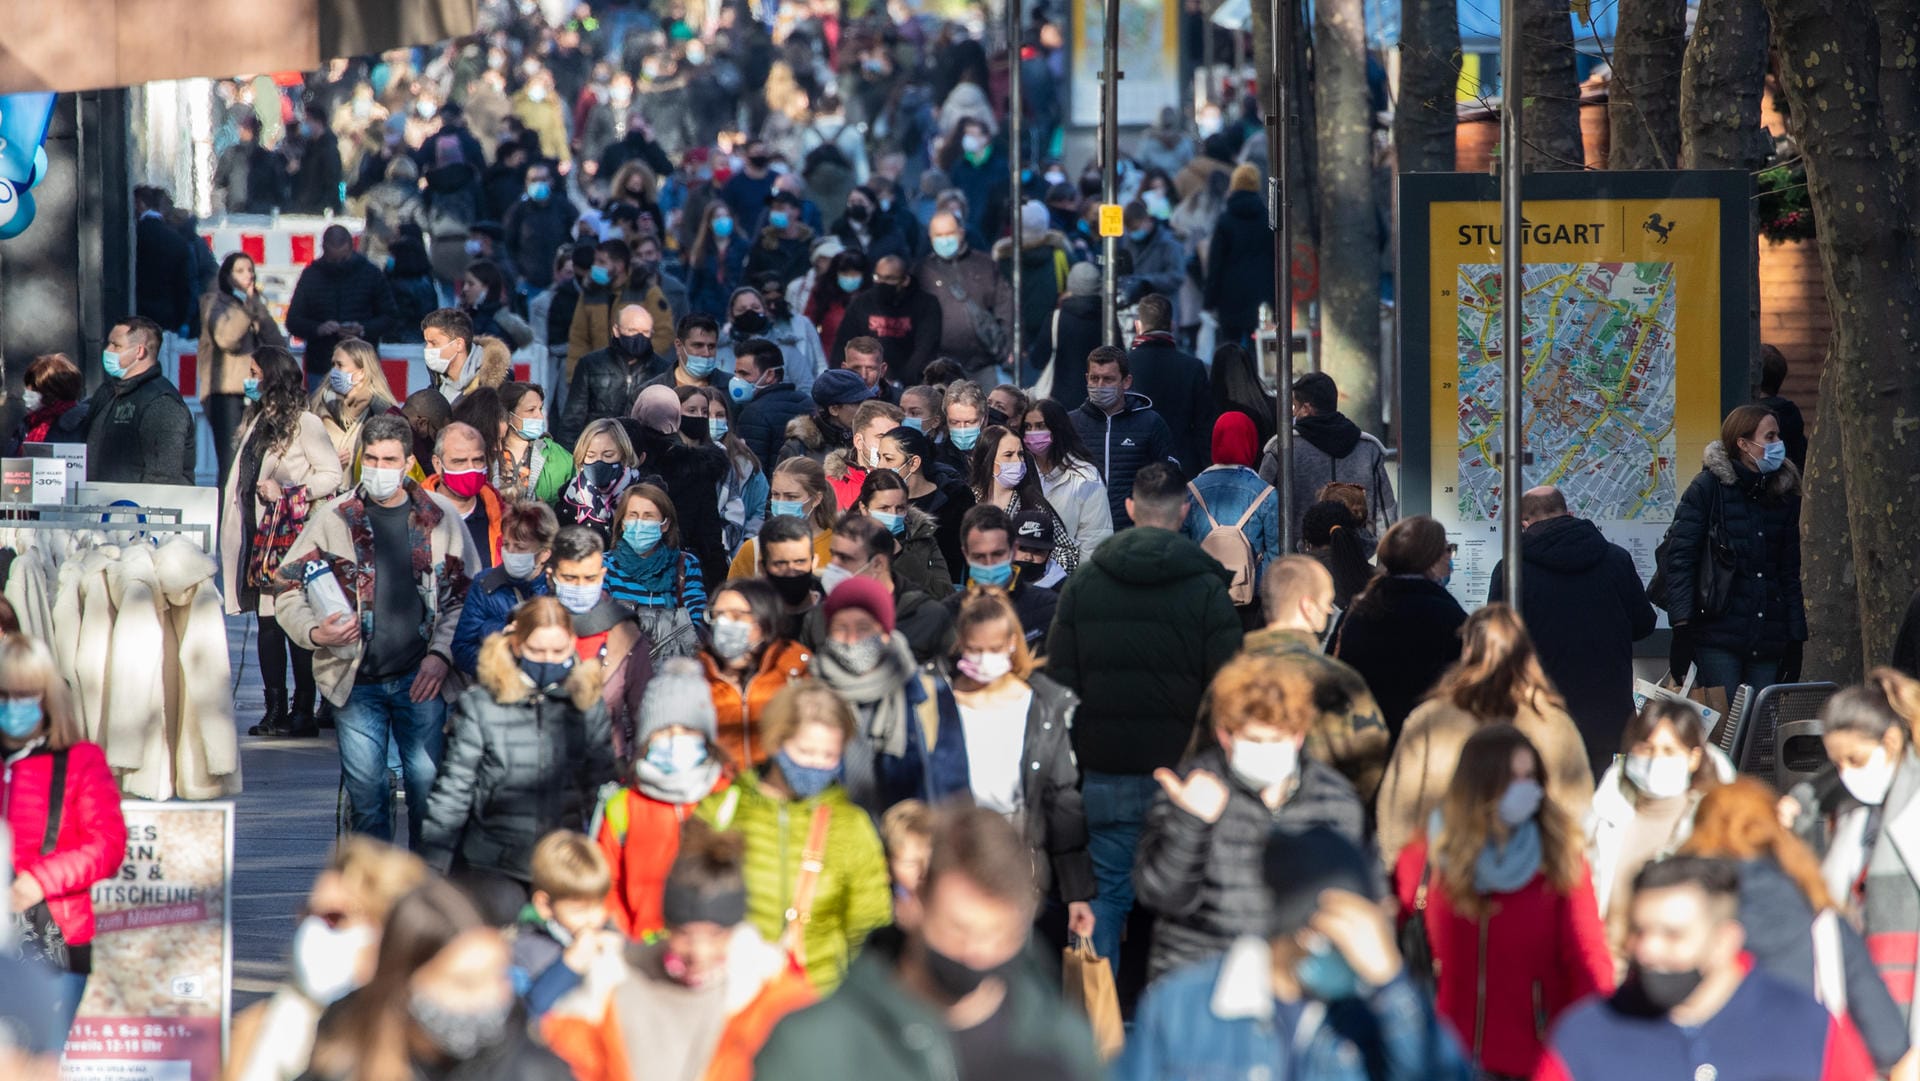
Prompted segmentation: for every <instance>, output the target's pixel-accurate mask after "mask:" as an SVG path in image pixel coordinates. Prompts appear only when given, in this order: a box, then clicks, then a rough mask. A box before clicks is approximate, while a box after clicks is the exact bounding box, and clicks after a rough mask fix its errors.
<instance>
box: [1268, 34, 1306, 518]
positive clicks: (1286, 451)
mask: <svg viewBox="0 0 1920 1081" xmlns="http://www.w3.org/2000/svg"><path fill="white" fill-rule="evenodd" d="M1271 3H1272V5H1273V6H1272V12H1271V17H1270V18H1269V20H1268V22H1269V23H1270V26H1271V31H1272V38H1273V40H1272V45H1273V108H1271V109H1269V110H1268V111H1267V160H1268V161H1269V162H1270V163H1271V164H1272V166H1273V177H1272V179H1271V180H1269V181H1268V190H1269V191H1270V192H1272V193H1273V200H1272V203H1271V204H1270V205H1271V206H1272V207H1273V217H1274V233H1273V325H1274V344H1275V345H1276V346H1278V347H1279V350H1280V354H1279V356H1278V357H1277V358H1276V360H1277V362H1276V363H1275V365H1274V381H1275V382H1276V383H1278V384H1279V385H1278V386H1277V387H1276V388H1275V394H1274V396H1273V401H1274V411H1275V413H1276V414H1277V415H1276V416H1275V418H1274V432H1275V435H1276V437H1277V438H1278V440H1279V447H1278V450H1279V451H1280V475H1279V476H1278V477H1276V478H1275V480H1276V481H1277V482H1278V483H1277V485H1276V487H1277V489H1278V491H1277V493H1276V494H1278V495H1279V497H1280V551H1282V552H1292V551H1293V550H1294V534H1295V532H1297V530H1298V528H1299V524H1300V523H1298V522H1296V521H1294V520H1293V187H1292V185H1290V184H1288V183H1287V181H1288V179H1289V176H1290V174H1291V173H1292V170H1293V146H1292V143H1293V126H1294V116H1293V3H1294V0H1271Z"/></svg>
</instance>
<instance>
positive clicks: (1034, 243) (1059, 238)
mask: <svg viewBox="0 0 1920 1081" xmlns="http://www.w3.org/2000/svg"><path fill="white" fill-rule="evenodd" d="M1024 239H1025V240H1026V250H1027V251H1028V252H1034V251H1038V250H1039V249H1041V248H1058V249H1059V250H1060V251H1062V252H1067V251H1068V250H1069V249H1068V248H1067V236H1066V234H1065V233H1062V232H1061V231H1060V230H1058V229H1049V230H1047V231H1046V232H1045V233H1043V234H1041V236H1040V237H1039V239H1035V238H1033V237H1030V236H1029V237H1026V238H1024ZM1011 254H1013V238H1012V237H1010V236H1003V237H1001V238H1000V239H999V240H996V241H994V242H993V261H994V262H996V263H997V262H999V261H1000V260H1002V259H1005V258H1007V257H1008V256H1009V255H1011Z"/></svg>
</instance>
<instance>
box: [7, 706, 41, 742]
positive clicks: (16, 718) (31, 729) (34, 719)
mask: <svg viewBox="0 0 1920 1081" xmlns="http://www.w3.org/2000/svg"><path fill="white" fill-rule="evenodd" d="M45 715H46V711H45V710H43V709H42V708H41V707H40V699H39V697H38V696H35V697H32V698H0V735H4V736H6V737H7V738H8V739H26V738H27V737H28V736H31V735H33V734H34V733H35V732H37V731H39V729H40V722H41V720H42V719H43V718H44V717H45Z"/></svg>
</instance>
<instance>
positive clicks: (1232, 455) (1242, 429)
mask: <svg viewBox="0 0 1920 1081" xmlns="http://www.w3.org/2000/svg"><path fill="white" fill-rule="evenodd" d="M1258 453H1260V437H1259V435H1258V434H1257V433H1255V432H1254V430H1253V418H1251V417H1249V416H1247V415H1246V414H1245V413H1242V412H1240V411H1239V410H1237V409H1231V410H1228V411H1227V412H1225V413H1222V414H1220V419H1219V420H1216V421H1214V422H1213V464H1214V465H1244V466H1248V467H1251V466H1252V465H1253V461H1254V455H1256V454H1258Z"/></svg>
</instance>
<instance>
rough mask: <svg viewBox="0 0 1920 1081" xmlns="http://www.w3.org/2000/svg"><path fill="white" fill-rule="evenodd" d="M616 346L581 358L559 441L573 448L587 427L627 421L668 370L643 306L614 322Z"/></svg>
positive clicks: (559, 428) (557, 431)
mask: <svg viewBox="0 0 1920 1081" xmlns="http://www.w3.org/2000/svg"><path fill="white" fill-rule="evenodd" d="M614 330H615V333H614V335H613V341H612V343H611V344H609V345H608V346H607V347H606V348H605V349H597V350H595V351H593V352H591V353H588V354H587V355H586V356H584V357H581V358H580V363H579V364H578V365H576V366H575V367H574V369H573V381H572V382H571V383H568V384H567V404H566V408H564V409H563V410H561V413H560V423H558V424H556V425H554V429H553V437H554V438H555V439H557V440H559V441H560V445H561V446H563V447H571V446H573V444H574V441H575V440H577V439H579V438H580V433H581V432H582V431H583V430H585V428H586V426H587V425H588V424H590V423H592V422H594V421H596V420H599V419H600V418H602V417H624V416H626V415H627V414H628V413H630V412H631V411H632V410H633V402H634V399H635V398H638V397H639V396H640V388H641V387H643V386H645V385H646V384H647V381H648V380H650V379H652V378H653V377H654V376H657V375H659V374H660V373H661V372H662V371H664V370H666V364H665V361H664V360H663V359H662V358H661V357H660V354H658V353H655V352H654V351H653V316H652V315H651V314H649V313H648V311H647V309H645V308H643V307H641V306H640V305H638V304H629V305H627V306H626V307H624V308H621V309H620V311H619V313H618V314H617V315H616V316H615V317H614Z"/></svg>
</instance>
